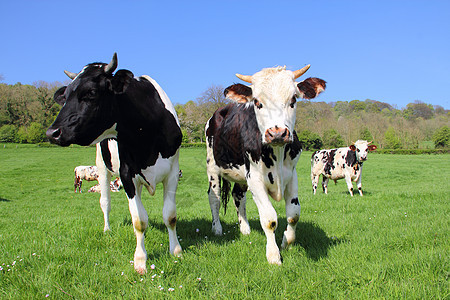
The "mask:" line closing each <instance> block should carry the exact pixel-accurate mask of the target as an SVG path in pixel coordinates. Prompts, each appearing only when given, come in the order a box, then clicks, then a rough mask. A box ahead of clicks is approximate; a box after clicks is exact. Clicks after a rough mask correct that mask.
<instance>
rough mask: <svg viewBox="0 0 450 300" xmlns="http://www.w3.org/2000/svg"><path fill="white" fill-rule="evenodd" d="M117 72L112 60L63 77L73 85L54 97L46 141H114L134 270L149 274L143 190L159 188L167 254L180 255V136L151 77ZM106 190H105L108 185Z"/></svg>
mask: <svg viewBox="0 0 450 300" xmlns="http://www.w3.org/2000/svg"><path fill="white" fill-rule="evenodd" d="M116 67H117V55H116V54H114V56H113V59H112V60H111V62H110V63H109V64H104V63H92V64H88V65H87V66H85V67H84V68H83V70H82V71H81V72H80V73H78V74H76V73H71V72H67V71H66V74H67V75H68V76H69V77H70V78H71V79H73V80H72V82H71V83H70V84H69V85H68V86H66V87H62V88H61V89H59V90H58V91H57V92H56V93H55V101H56V102H57V103H59V104H60V105H62V108H61V111H60V112H59V114H58V116H57V118H56V120H55V122H54V123H53V124H52V126H51V127H50V128H49V129H48V130H47V137H48V138H49V140H50V141H51V142H53V143H55V144H58V145H61V146H68V145H70V144H79V145H83V146H85V145H92V144H96V143H98V142H100V141H102V140H104V139H105V138H116V139H117V146H118V153H119V155H118V157H119V160H120V162H119V168H118V170H119V173H120V178H121V180H122V183H123V187H124V190H125V193H126V195H127V197H128V201H129V209H130V213H131V217H132V223H133V227H134V232H135V234H136V240H137V245H136V251H135V254H134V268H135V269H136V271H137V272H139V273H141V274H143V273H145V272H146V271H147V268H146V260H147V252H146V251H145V247H144V233H145V230H146V228H147V226H148V215H147V212H146V211H145V208H144V206H143V204H142V201H141V191H142V187H143V186H145V187H146V188H147V190H148V191H149V193H150V194H152V195H153V194H154V193H155V189H156V184H158V183H160V182H162V183H163V186H164V206H163V220H164V223H165V225H166V226H167V229H168V231H169V244H170V245H169V246H170V252H171V253H172V254H174V255H179V254H180V253H181V251H182V250H181V247H180V244H179V242H178V239H177V234H176V221H177V218H176V208H175V192H176V189H177V185H178V171H179V166H178V156H179V154H178V149H179V147H180V144H181V137H182V135H181V130H180V126H179V124H178V119H177V116H176V113H175V109H174V107H173V105H172V103H171V102H170V100H169V98H168V97H167V95H166V93H165V92H164V91H163V90H162V88H161V87H160V86H159V85H158V84H157V83H156V82H155V81H154V80H153V79H152V78H150V77H149V76H142V77H139V78H134V75H133V73H132V72H130V71H128V70H119V71H117V72H116V73H115V74H113V72H114V70H115V69H116ZM105 155H106V156H108V155H107V154H104V156H103V158H104V160H105V161H104V162H105V164H106V165H108V164H110V162H108V160H107V159H105ZM106 187H107V188H108V189H109V181H108V182H107V184H106Z"/></svg>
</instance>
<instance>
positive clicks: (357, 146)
mask: <svg viewBox="0 0 450 300" xmlns="http://www.w3.org/2000/svg"><path fill="white" fill-rule="evenodd" d="M371 143H372V142H367V141H362V140H358V141H356V142H354V143H353V144H352V145H350V150H352V151H355V153H356V159H357V160H358V161H359V162H363V161H365V160H367V154H368V153H369V151H374V150H376V149H377V146H375V145H370V144H371Z"/></svg>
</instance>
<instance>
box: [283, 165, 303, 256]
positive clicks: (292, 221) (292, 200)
mask: <svg viewBox="0 0 450 300" xmlns="http://www.w3.org/2000/svg"><path fill="white" fill-rule="evenodd" d="M284 200H285V203H286V219H287V228H286V230H285V231H284V233H283V241H282V242H281V248H282V249H285V248H287V247H288V246H289V245H290V244H292V243H293V242H294V241H295V228H296V227H297V223H298V219H299V217H300V211H301V208H300V202H299V201H298V181H297V172H296V171H294V172H293V175H292V179H291V182H289V183H288V185H287V187H286V190H285V192H284Z"/></svg>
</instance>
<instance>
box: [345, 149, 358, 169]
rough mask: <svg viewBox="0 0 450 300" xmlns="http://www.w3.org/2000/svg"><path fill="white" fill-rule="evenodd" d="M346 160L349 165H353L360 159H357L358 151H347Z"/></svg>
mask: <svg viewBox="0 0 450 300" xmlns="http://www.w3.org/2000/svg"><path fill="white" fill-rule="evenodd" d="M345 162H346V163H347V165H348V166H349V167H353V165H355V164H356V163H357V162H358V161H357V160H356V152H355V151H352V150H348V151H347V155H346V158H345Z"/></svg>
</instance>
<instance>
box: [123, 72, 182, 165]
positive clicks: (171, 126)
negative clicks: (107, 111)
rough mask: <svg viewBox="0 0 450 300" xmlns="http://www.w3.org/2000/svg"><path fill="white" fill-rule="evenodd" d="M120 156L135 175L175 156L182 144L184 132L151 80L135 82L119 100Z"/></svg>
mask: <svg viewBox="0 0 450 300" xmlns="http://www.w3.org/2000/svg"><path fill="white" fill-rule="evenodd" d="M116 116H117V127H116V128H117V142H118V145H119V156H120V160H121V165H122V161H123V163H126V164H127V165H128V168H131V171H132V173H134V174H140V173H141V170H144V169H145V168H147V167H150V166H153V165H154V164H155V163H156V160H157V159H158V156H161V157H162V158H169V157H171V156H173V155H174V154H175V153H176V151H177V150H178V148H179V146H180V145H181V130H180V128H179V126H178V125H177V122H176V120H175V118H174V116H173V115H172V114H171V113H170V112H169V111H168V110H167V109H166V108H165V106H164V104H163V102H162V100H161V98H160V96H159V94H158V92H157V91H156V89H155V88H154V86H153V85H152V84H151V83H150V82H149V81H148V80H136V79H134V80H133V81H132V82H131V83H130V86H129V87H128V89H127V92H126V93H124V94H121V95H118V97H117V111H116Z"/></svg>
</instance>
